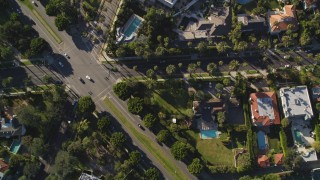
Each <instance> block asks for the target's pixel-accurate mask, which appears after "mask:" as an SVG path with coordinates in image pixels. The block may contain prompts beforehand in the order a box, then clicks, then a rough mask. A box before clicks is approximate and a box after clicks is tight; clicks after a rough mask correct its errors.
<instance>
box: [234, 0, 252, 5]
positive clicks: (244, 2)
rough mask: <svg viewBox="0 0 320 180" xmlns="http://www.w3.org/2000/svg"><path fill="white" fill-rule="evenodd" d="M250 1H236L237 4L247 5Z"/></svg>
mask: <svg viewBox="0 0 320 180" xmlns="http://www.w3.org/2000/svg"><path fill="white" fill-rule="evenodd" d="M251 1H252V0H237V2H238V3H239V4H242V5H243V4H247V3H249V2H251Z"/></svg>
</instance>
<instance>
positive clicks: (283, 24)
mask: <svg viewBox="0 0 320 180" xmlns="http://www.w3.org/2000/svg"><path fill="white" fill-rule="evenodd" d="M283 11H284V12H283V13H281V14H273V15H270V20H269V22H270V27H271V32H275V31H285V30H287V29H288V25H289V24H291V25H293V27H294V29H297V28H298V22H297V17H296V8H295V7H294V6H293V5H285V6H284V7H283Z"/></svg>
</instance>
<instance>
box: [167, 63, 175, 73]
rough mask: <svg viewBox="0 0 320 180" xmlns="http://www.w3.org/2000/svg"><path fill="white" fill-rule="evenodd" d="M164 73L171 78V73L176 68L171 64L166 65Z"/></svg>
mask: <svg viewBox="0 0 320 180" xmlns="http://www.w3.org/2000/svg"><path fill="white" fill-rule="evenodd" d="M166 72H167V74H168V75H169V76H171V75H172V74H173V73H175V72H176V66H175V65H172V64H170V65H168V66H167V68H166Z"/></svg>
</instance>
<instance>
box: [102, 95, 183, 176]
mask: <svg viewBox="0 0 320 180" xmlns="http://www.w3.org/2000/svg"><path fill="white" fill-rule="evenodd" d="M104 102H105V104H106V105H107V107H108V108H109V109H110V110H111V112H113V114H114V115H115V116H116V118H117V119H118V120H120V121H121V122H122V124H123V125H124V126H126V128H127V129H128V130H129V131H131V133H132V134H133V135H134V136H135V137H136V138H137V139H138V140H139V141H140V143H142V144H143V145H144V147H145V148H147V149H148V150H149V152H150V153H151V154H152V155H153V156H154V157H155V158H156V159H158V160H159V162H160V163H161V164H162V165H163V167H164V168H165V169H166V170H167V171H168V172H169V173H170V174H171V175H172V176H173V177H174V179H188V178H187V177H186V175H185V174H184V173H183V172H182V171H181V170H180V169H179V168H176V167H175V166H174V165H173V163H171V161H170V159H169V158H168V157H166V155H165V154H164V152H163V150H161V149H159V148H158V147H157V146H156V144H155V143H154V142H153V141H151V140H150V139H149V138H148V137H146V136H145V135H143V134H142V133H140V132H139V131H137V130H136V128H135V127H133V125H132V124H131V123H130V122H128V120H127V119H126V118H125V117H124V115H123V114H122V113H121V112H120V111H119V110H118V109H117V108H116V107H115V105H114V104H113V103H112V102H111V101H110V100H109V99H108V98H105V99H104Z"/></svg>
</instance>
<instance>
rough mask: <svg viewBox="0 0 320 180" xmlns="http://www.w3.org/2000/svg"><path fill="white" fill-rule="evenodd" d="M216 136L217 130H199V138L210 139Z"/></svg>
mask: <svg viewBox="0 0 320 180" xmlns="http://www.w3.org/2000/svg"><path fill="white" fill-rule="evenodd" d="M216 137H217V131H216V130H205V131H201V138H202V139H211V138H216Z"/></svg>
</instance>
